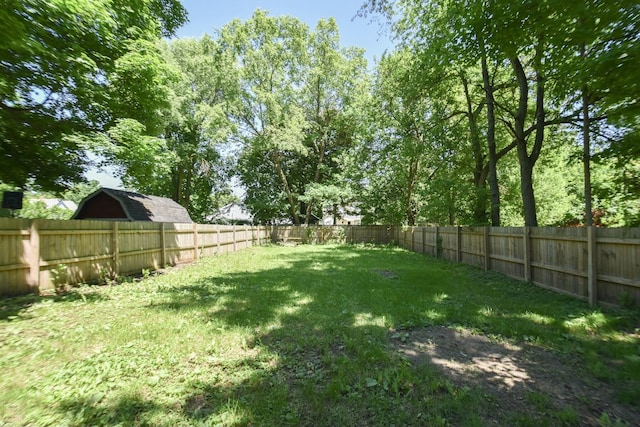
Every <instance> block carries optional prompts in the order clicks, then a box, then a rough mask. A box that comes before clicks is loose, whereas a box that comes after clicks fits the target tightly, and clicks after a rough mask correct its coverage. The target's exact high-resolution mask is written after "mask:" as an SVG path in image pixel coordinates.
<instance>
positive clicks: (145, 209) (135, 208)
mask: <svg viewBox="0 0 640 427" xmlns="http://www.w3.org/2000/svg"><path fill="white" fill-rule="evenodd" d="M101 194H106V195H107V196H109V197H111V198H112V199H114V200H115V201H117V202H118V203H119V204H120V206H121V207H122V209H123V210H124V212H125V214H126V216H127V218H126V219H128V220H129V221H153V222H193V221H192V220H191V217H190V216H189V212H187V210H186V209H185V208H184V207H182V206H180V205H179V204H178V203H177V202H175V201H173V200H171V199H169V198H166V197H158V196H148V195H145V194H140V193H134V192H131V191H123V190H116V189H113V188H101V189H99V190H97V191H95V192H93V193H91V194H90V195H88V196H87V197H85V198H84V199H82V201H81V202H80V205H79V206H78V210H77V211H76V213H75V214H74V215H73V219H85V218H87V219H88V218H90V216H87V215H84V214H83V208H84V207H85V206H86V205H88V204H91V203H92V200H93V199H95V198H96V196H98V195H101Z"/></svg>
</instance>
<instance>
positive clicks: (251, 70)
mask: <svg viewBox="0 0 640 427" xmlns="http://www.w3.org/2000/svg"><path fill="white" fill-rule="evenodd" d="M220 40H221V43H222V44H223V46H225V47H226V48H227V49H229V50H231V51H233V52H234V54H235V56H236V58H237V70H238V75H239V82H240V83H239V87H240V92H239V95H238V97H237V103H236V104H235V105H234V106H233V108H232V109H231V110H230V111H231V116H232V118H233V120H234V123H236V124H237V126H238V134H237V135H238V138H237V139H238V140H239V142H240V145H241V153H240V158H239V172H240V177H241V181H242V182H243V184H244V185H245V186H246V188H247V200H246V202H247V204H248V205H249V206H250V207H251V208H252V210H253V211H254V213H255V212H258V211H259V212H261V215H266V216H267V217H268V216H272V215H279V216H275V217H273V216H272V217H271V218H270V219H280V218H282V217H283V216H284V217H288V218H290V219H291V221H292V222H293V223H295V224H301V223H303V222H304V223H311V222H314V221H316V220H317V219H318V218H319V217H320V216H321V215H322V205H323V201H322V200H319V199H318V198H317V197H319V196H321V195H323V194H326V192H323V191H317V189H318V188H319V187H318V186H320V185H323V184H327V185H329V184H334V183H335V182H333V181H332V179H331V178H332V176H334V175H335V174H336V173H337V172H339V169H340V166H339V164H338V162H337V160H336V159H337V158H338V157H339V156H340V153H341V152H344V151H345V150H346V149H347V148H348V147H349V146H350V144H352V140H353V134H354V132H355V129H356V119H357V108H355V105H356V103H357V100H358V99H359V98H360V97H361V96H362V94H363V93H365V91H366V61H365V60H364V57H363V51H362V50H360V49H343V48H342V47H340V43H339V40H340V39H339V32H338V27H337V25H336V23H335V21H334V20H333V19H329V20H321V21H319V22H318V25H317V27H316V29H315V30H314V31H311V30H310V29H309V28H308V27H307V26H306V25H305V24H303V23H302V22H301V21H299V20H297V19H294V18H291V17H271V16H269V15H268V14H267V13H266V12H263V11H257V12H256V13H254V15H253V16H252V18H251V19H250V20H248V21H246V22H241V21H234V22H232V23H230V24H228V25H227V26H225V27H224V28H222V30H221V31H220ZM283 207H286V209H284V210H283ZM262 220H263V221H265V220H268V219H266V217H263V218H262Z"/></svg>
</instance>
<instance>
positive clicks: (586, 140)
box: [580, 44, 593, 227]
mask: <svg viewBox="0 0 640 427" xmlns="http://www.w3.org/2000/svg"><path fill="white" fill-rule="evenodd" d="M580 55H581V56H582V59H583V60H585V59H586V56H587V53H586V49H585V46H584V44H583V45H582V46H580ZM582 165H583V169H584V225H586V226H587V227H591V226H592V225H593V208H592V206H591V199H592V194H591V117H590V116H589V88H588V87H587V85H584V87H583V88H582Z"/></svg>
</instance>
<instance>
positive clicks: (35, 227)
mask: <svg viewBox="0 0 640 427" xmlns="http://www.w3.org/2000/svg"><path fill="white" fill-rule="evenodd" d="M264 241H273V242H283V243H288V242H292V243H298V242H300V243H324V242H327V241H338V242H348V243H363V242H364V243H375V244H389V243H394V242H395V243H397V244H398V245H399V246H401V247H403V248H406V249H409V250H412V251H414V252H420V253H425V254H429V255H431V256H434V257H438V258H444V259H447V260H450V261H454V262H462V263H466V264H472V265H476V266H480V267H482V268H485V269H487V270H489V269H490V270H495V271H498V272H500V273H503V274H505V275H508V276H511V277H515V278H518V279H522V280H525V281H530V282H533V283H535V284H536V285H538V286H541V287H544V288H548V289H552V290H554V291H557V292H561V293H564V294H568V295H572V296H575V297H578V298H581V299H584V300H587V301H589V302H590V303H591V304H596V303H597V302H602V303H607V304H613V305H626V304H635V305H640V228H612V229H607V228H593V227H590V228H529V227H408V228H407V227H398V226H310V227H305V226H302V227H294V226H272V227H261V226H253V227H250V226H221V225H202V224H170V223H153V222H114V221H87V220H81V221H79V220H71V221H54V220H24V219H12V218H0V296H7V295H18V294H24V293H28V292H37V291H39V290H43V289H49V288H53V287H54V286H55V285H56V281H62V282H64V283H69V284H76V283H83V282H92V281H98V280H103V279H105V278H113V277H116V276H117V275H122V274H131V273H140V272H141V271H142V269H158V268H162V267H165V266H169V265H176V264H179V263H186V262H190V261H194V260H197V259H198V258H200V257H201V256H210V255H214V254H218V253H225V252H233V251H237V250H240V249H244V248H247V247H250V246H253V245H256V244H261V243H262V242H264Z"/></svg>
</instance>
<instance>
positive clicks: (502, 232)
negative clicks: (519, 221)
mask: <svg viewBox="0 0 640 427" xmlns="http://www.w3.org/2000/svg"><path fill="white" fill-rule="evenodd" d="M523 236H524V229H523V228H521V227H492V228H491V232H490V233H489V248H490V251H491V252H490V255H489V259H490V262H491V268H492V270H495V271H498V272H500V273H502V274H505V275H507V276H510V277H515V278H518V279H523V278H524V277H525V274H524V243H523Z"/></svg>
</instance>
